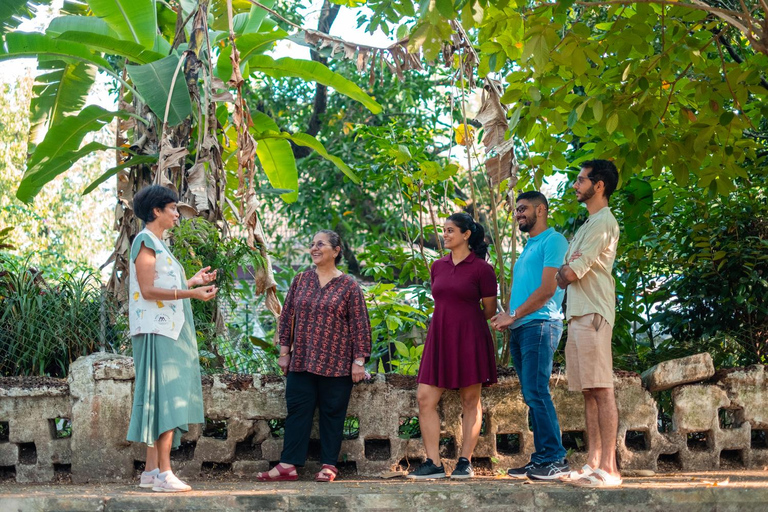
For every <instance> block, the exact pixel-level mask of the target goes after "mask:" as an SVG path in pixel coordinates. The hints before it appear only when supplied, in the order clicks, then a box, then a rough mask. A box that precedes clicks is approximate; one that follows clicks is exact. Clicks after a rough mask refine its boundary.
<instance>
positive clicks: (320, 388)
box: [257, 230, 371, 482]
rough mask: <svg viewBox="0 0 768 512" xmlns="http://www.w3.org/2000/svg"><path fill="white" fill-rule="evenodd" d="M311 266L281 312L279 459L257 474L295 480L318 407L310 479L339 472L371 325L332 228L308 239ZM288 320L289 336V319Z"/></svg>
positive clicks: (328, 478)
mask: <svg viewBox="0 0 768 512" xmlns="http://www.w3.org/2000/svg"><path fill="white" fill-rule="evenodd" d="M310 253H311V255H312V262H313V263H314V264H315V268H314V269H312V270H308V271H306V272H302V273H300V274H298V275H297V276H296V278H295V279H294V280H293V283H291V288H290V290H288V296H287V297H286V299H285V308H284V309H283V312H282V315H281V316H280V345H281V346H280V359H279V361H278V363H279V364H280V367H281V368H283V371H284V372H287V374H288V379H287V382H286V389H285V400H286V404H287V406H288V417H287V418H286V420H285V442H284V444H283V453H282V455H281V457H280V462H279V463H278V464H277V465H276V466H275V467H274V468H272V469H271V470H270V471H268V472H266V471H265V472H263V473H259V474H258V475H257V478H258V479H259V480H261V481H276V480H296V479H297V478H298V473H297V471H296V466H303V465H304V462H305V461H306V458H307V450H308V448H309V435H310V431H311V430H312V419H313V416H314V413H315V408H316V407H317V408H318V409H319V412H320V414H319V416H320V448H321V454H320V461H321V462H322V464H323V467H322V469H321V471H320V472H319V473H317V475H315V480H317V481H319V482H330V481H332V480H334V479H335V478H336V475H337V474H338V470H337V468H336V462H337V461H338V458H339V451H340V449H341V440H342V433H343V428H344V419H345V417H346V414H347V406H348V404H349V397H350V394H351V392H352V384H353V383H354V382H359V381H361V380H363V379H364V378H366V372H365V362H366V360H367V358H368V357H369V356H370V355H371V326H370V322H369V320H368V310H367V309H366V307H365V297H364V296H363V291H362V289H361V288H360V285H358V284H357V282H356V281H355V279H354V278H353V277H351V276H349V275H346V274H344V273H342V272H341V271H340V270H339V269H338V268H337V267H336V265H337V264H338V263H339V262H340V261H341V241H340V239H339V235H337V234H336V233H334V232H333V231H329V230H323V231H320V232H319V233H317V235H315V238H314V240H313V242H312V245H311V246H310ZM292 320H293V340H292V339H291V330H292V329H291V325H292Z"/></svg>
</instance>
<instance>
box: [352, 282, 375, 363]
mask: <svg viewBox="0 0 768 512" xmlns="http://www.w3.org/2000/svg"><path fill="white" fill-rule="evenodd" d="M347 318H348V321H349V333H350V336H351V338H352V356H353V357H354V358H355V359H358V358H361V357H363V358H365V360H366V361H367V360H368V358H369V357H370V355H371V322H370V319H369V318H368V308H367V307H366V305H365V295H364V294H363V290H362V289H361V288H360V286H359V285H357V286H354V287H352V290H351V292H350V298H349V315H348V317H347Z"/></svg>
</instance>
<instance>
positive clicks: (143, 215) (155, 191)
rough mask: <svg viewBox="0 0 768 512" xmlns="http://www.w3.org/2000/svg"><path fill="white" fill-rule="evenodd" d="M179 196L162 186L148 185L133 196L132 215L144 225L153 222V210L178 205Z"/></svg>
mask: <svg viewBox="0 0 768 512" xmlns="http://www.w3.org/2000/svg"><path fill="white" fill-rule="evenodd" d="M178 202H179V196H178V195H177V194H176V192H174V191H173V190H171V189H169V188H168V187H163V186H162V185H150V186H148V187H144V188H143V189H141V190H139V192H138V193H137V194H136V195H135V196H133V214H134V215H135V216H137V217H138V218H140V219H141V220H143V221H144V222H145V223H149V222H152V221H153V220H155V212H154V209H155V208H160V209H161V210H164V209H165V207H166V206H167V205H169V204H171V203H178Z"/></svg>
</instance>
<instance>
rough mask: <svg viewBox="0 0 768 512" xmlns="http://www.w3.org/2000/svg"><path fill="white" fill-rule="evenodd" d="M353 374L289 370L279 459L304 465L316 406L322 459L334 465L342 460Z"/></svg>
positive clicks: (287, 462) (295, 464) (286, 462)
mask: <svg viewBox="0 0 768 512" xmlns="http://www.w3.org/2000/svg"><path fill="white" fill-rule="evenodd" d="M351 394H352V377H350V376H349V375H347V376H346V377H322V376H320V375H315V374H313V373H309V372H289V373H288V381H287V383H286V386H285V401H286V405H287V406H288V416H287V417H286V418H285V440H284V443H283V453H282V454H281V456H280V462H283V463H285V464H293V465H294V466H303V465H304V463H305V462H306V460H307V450H309V436H310V433H311V432H312V419H313V418H314V415H315V407H317V408H318V409H319V410H320V421H319V426H320V462H321V463H322V464H331V465H333V466H335V465H336V463H337V462H338V460H339V451H340V450H341V440H342V436H343V434H344V419H345V418H346V416H347V406H348V405H349V396H350V395H351Z"/></svg>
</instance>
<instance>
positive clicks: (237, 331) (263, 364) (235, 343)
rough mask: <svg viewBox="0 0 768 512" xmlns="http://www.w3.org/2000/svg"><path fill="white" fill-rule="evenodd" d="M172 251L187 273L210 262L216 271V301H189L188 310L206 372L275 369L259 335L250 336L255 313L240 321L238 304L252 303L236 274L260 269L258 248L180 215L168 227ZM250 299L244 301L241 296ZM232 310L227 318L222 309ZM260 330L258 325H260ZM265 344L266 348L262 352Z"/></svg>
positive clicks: (245, 306) (251, 274) (248, 286)
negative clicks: (172, 225)
mask: <svg viewBox="0 0 768 512" xmlns="http://www.w3.org/2000/svg"><path fill="white" fill-rule="evenodd" d="M171 240H172V243H173V254H174V256H176V258H177V259H178V260H179V262H180V263H181V264H182V266H183V267H184V272H185V273H186V275H187V278H190V277H192V276H193V275H194V274H195V273H196V272H197V271H198V270H200V269H201V268H203V267H206V266H210V267H211V269H212V270H213V269H216V270H217V271H218V273H217V277H216V286H218V287H219V292H218V294H217V296H216V299H215V300H211V301H208V302H202V301H198V300H193V301H192V302H191V303H192V313H193V316H194V321H195V329H196V331H197V344H198V349H199V351H200V362H201V366H202V367H203V369H204V370H205V371H217V370H218V371H221V370H226V371H235V372H242V373H248V372H252V373H271V372H274V371H276V370H277V366H276V363H275V358H274V355H273V354H271V350H270V349H269V347H268V346H265V344H264V343H260V341H261V342H263V341H264V340H263V339H260V338H259V337H254V336H253V333H254V325H253V324H252V322H258V319H257V318H256V317H254V316H250V317H247V320H248V321H243V319H242V318H241V316H245V315H241V314H240V313H239V311H238V310H239V309H240V308H243V307H244V308H246V311H248V310H250V308H251V307H253V296H252V292H251V290H250V287H251V286H252V284H250V283H248V282H242V283H241V280H240V278H239V277H238V275H239V273H240V272H242V273H245V274H250V276H251V277H253V276H254V275H255V272H256V271H257V270H258V269H260V268H263V266H264V260H263V259H262V257H261V255H260V254H259V251H258V249H251V248H250V247H248V244H247V243H246V242H245V241H244V240H242V239H239V238H236V237H226V238H225V237H223V236H222V235H221V232H220V231H219V230H218V228H217V227H216V226H215V225H213V224H211V223H210V222H208V221H206V220H204V219H202V218H196V219H190V220H183V221H181V223H180V224H179V225H178V226H176V227H174V228H173V229H172V230H171ZM244 298H245V299H250V300H249V301H247V302H245V304H243V302H244V300H243V299H244ZM224 310H226V311H230V312H232V313H231V314H230V315H233V316H234V322H231V323H228V322H227V318H225V317H224V316H223V311H224ZM259 329H260V327H259ZM265 349H266V350H267V352H265Z"/></svg>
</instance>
